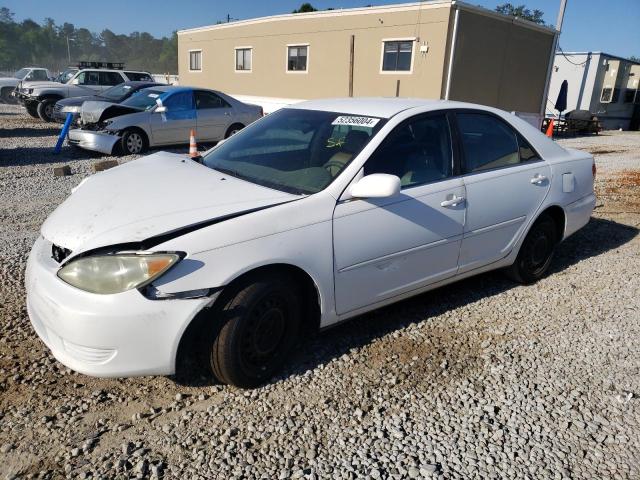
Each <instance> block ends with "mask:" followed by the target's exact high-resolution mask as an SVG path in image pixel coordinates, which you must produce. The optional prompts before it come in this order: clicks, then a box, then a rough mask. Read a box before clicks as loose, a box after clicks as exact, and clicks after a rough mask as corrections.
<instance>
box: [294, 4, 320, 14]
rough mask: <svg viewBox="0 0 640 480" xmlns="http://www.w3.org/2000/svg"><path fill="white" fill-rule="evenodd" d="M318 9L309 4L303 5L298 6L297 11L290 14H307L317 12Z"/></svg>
mask: <svg viewBox="0 0 640 480" xmlns="http://www.w3.org/2000/svg"><path fill="white" fill-rule="evenodd" d="M317 11H318V9H317V8H315V7H314V6H313V5H311V4H310V3H303V4H302V5H300V8H298V9H297V10H294V11H293V12H291V13H307V12H317Z"/></svg>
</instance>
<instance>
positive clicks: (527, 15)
mask: <svg viewBox="0 0 640 480" xmlns="http://www.w3.org/2000/svg"><path fill="white" fill-rule="evenodd" d="M496 12H498V13H502V14H503V15H509V16H511V17H518V18H522V19H524V20H529V21H530V22H533V23H537V24H538V25H544V19H543V18H542V17H544V12H543V11H542V10H538V9H535V10H530V9H528V8H527V7H526V6H525V5H518V6H517V7H516V6H515V5H513V4H512V3H503V4H502V5H498V6H497V7H496Z"/></svg>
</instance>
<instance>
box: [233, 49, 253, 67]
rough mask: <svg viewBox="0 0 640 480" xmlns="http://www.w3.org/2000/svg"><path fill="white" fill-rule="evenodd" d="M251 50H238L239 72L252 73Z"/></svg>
mask: <svg viewBox="0 0 640 480" xmlns="http://www.w3.org/2000/svg"><path fill="white" fill-rule="evenodd" d="M251 51H252V49H251V48H247V47H240V48H236V71H237V72H250V71H251Z"/></svg>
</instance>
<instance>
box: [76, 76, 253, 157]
mask: <svg viewBox="0 0 640 480" xmlns="http://www.w3.org/2000/svg"><path fill="white" fill-rule="evenodd" d="M262 114H263V112H262V108H261V107H259V106H256V105H249V104H246V103H242V102H240V101H238V100H236V99H235V98H232V97H230V96H228V95H225V94H224V93H221V92H217V91H213V90H205V89H194V88H190V87H171V86H166V87H153V88H147V89H144V90H141V91H140V92H138V93H135V94H134V95H132V96H131V97H130V98H128V99H127V100H125V101H124V102H121V103H118V104H113V103H111V102H99V101H88V102H84V103H83V104H82V109H81V111H80V119H79V122H80V125H81V126H80V128H75V129H72V130H70V131H69V143H70V144H71V145H75V146H77V147H80V148H84V149H87V150H93V151H96V152H102V153H106V154H112V153H121V154H125V155H130V154H136V153H141V152H144V151H145V150H147V149H148V148H149V147H156V146H163V145H179V144H188V143H189V133H190V131H191V130H195V131H196V132H197V139H198V141H201V142H217V141H219V140H222V139H225V138H227V137H229V136H231V135H233V134H234V133H236V132H238V131H239V130H241V129H242V128H244V127H245V126H247V125H249V124H250V123H251V122H253V121H255V120H257V119H258V118H260V117H262Z"/></svg>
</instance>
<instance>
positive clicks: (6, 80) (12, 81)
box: [0, 77, 20, 86]
mask: <svg viewBox="0 0 640 480" xmlns="http://www.w3.org/2000/svg"><path fill="white" fill-rule="evenodd" d="M19 82H20V80H18V79H17V78H15V77H0V85H12V86H13V85H17V84H18V83H19Z"/></svg>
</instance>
